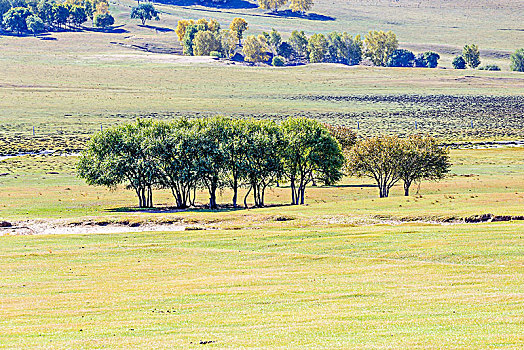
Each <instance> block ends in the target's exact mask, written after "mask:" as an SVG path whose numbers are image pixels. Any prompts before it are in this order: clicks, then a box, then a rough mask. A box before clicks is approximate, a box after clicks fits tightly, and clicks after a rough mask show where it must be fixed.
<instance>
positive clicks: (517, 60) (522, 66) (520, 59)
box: [510, 48, 524, 72]
mask: <svg viewBox="0 0 524 350" xmlns="http://www.w3.org/2000/svg"><path fill="white" fill-rule="evenodd" d="M510 61H511V64H510V68H511V70H513V71H517V72H524V48H523V49H518V50H517V51H515V52H514V53H512V54H511V56H510Z"/></svg>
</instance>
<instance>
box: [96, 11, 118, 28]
mask: <svg viewBox="0 0 524 350" xmlns="http://www.w3.org/2000/svg"><path fill="white" fill-rule="evenodd" d="M94 23H95V26H96V27H101V28H107V27H109V26H112V25H113V24H115V19H114V18H113V16H111V15H110V14H109V13H99V14H97V15H95V18H94Z"/></svg>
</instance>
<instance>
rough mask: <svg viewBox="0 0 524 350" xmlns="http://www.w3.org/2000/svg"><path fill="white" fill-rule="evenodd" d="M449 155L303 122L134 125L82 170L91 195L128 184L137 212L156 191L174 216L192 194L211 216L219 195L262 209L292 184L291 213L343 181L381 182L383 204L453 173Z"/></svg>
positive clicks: (89, 154) (104, 140) (87, 159)
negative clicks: (167, 197) (202, 196)
mask: <svg viewBox="0 0 524 350" xmlns="http://www.w3.org/2000/svg"><path fill="white" fill-rule="evenodd" d="M449 167H450V163H449V156H448V150H447V149H445V148H442V147H441V146H439V144H438V142H437V141H436V140H435V139H433V138H431V137H422V136H417V135H414V136H410V137H408V138H406V139H400V138H398V137H389V136H383V137H376V138H371V139H364V140H360V141H359V140H357V135H356V133H355V132H353V131H352V130H351V129H349V128H347V127H341V126H331V125H323V124H321V123H319V122H317V121H315V120H311V119H307V118H289V119H286V120H285V121H283V122H282V123H281V124H277V123H276V122H274V121H270V120H255V119H232V118H226V117H211V118H203V119H186V118H183V119H177V120H175V121H171V122H165V121H153V120H138V121H137V122H135V123H131V124H125V125H121V126H116V127H113V128H110V129H107V130H105V131H102V132H99V133H98V134H96V135H95V136H94V137H93V138H92V139H91V140H90V141H89V143H88V145H87V148H86V150H85V151H84V152H83V153H82V155H81V157H80V160H79V163H78V175H79V176H80V177H81V178H83V179H85V180H86V182H87V183H88V184H89V185H99V186H107V187H109V188H116V187H117V186H118V185H120V184H126V186H127V188H129V189H133V190H134V191H135V193H136V195H137V198H138V202H139V206H140V207H152V206H153V189H156V188H157V189H169V190H170V191H171V193H172V195H173V197H174V201H175V205H176V207H177V208H188V207H190V206H194V205H195V199H196V191H197V190H198V189H204V190H207V192H208V194H209V208H211V209H216V208H218V203H217V192H218V191H220V190H222V189H224V188H230V189H231V190H232V192H233V197H232V205H233V206H234V207H237V206H238V203H239V202H240V200H239V198H238V193H239V189H240V188H245V189H247V192H246V194H245V196H244V198H243V204H244V206H245V207H247V206H248V203H247V200H248V197H249V196H252V198H253V202H254V205H255V206H256V207H263V206H264V205H265V193H266V190H267V189H268V188H271V187H274V186H278V185H279V184H280V183H282V182H286V183H288V184H289V188H290V191H291V204H293V205H298V204H304V202H305V194H306V188H307V187H308V186H310V185H314V186H316V185H317V184H319V183H320V184H323V185H334V184H336V183H337V182H338V181H339V180H341V179H342V177H343V176H344V175H345V174H346V175H354V176H367V177H370V178H372V179H374V180H375V182H376V183H377V187H378V188H379V196H380V197H381V198H382V197H388V196H389V191H390V189H391V187H392V186H394V185H395V184H397V183H398V182H399V181H403V183H404V192H405V195H406V196H407V195H409V189H410V187H411V185H412V184H413V183H415V182H419V183H420V181H422V180H424V179H426V180H438V179H441V178H443V177H444V176H445V175H446V174H447V173H448V171H449Z"/></svg>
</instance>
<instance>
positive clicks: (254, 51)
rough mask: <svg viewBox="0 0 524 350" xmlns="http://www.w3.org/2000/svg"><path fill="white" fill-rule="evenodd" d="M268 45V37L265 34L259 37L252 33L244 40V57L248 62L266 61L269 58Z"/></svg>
mask: <svg viewBox="0 0 524 350" xmlns="http://www.w3.org/2000/svg"><path fill="white" fill-rule="evenodd" d="M267 51H268V46H267V42H266V38H265V37H264V36H263V35H259V36H258V37H256V36H254V35H250V36H248V37H246V40H244V47H243V48H242V52H243V53H244V59H245V60H246V61H247V62H253V63H256V62H265V61H267V60H268V55H267Z"/></svg>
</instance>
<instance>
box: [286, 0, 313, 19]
mask: <svg viewBox="0 0 524 350" xmlns="http://www.w3.org/2000/svg"><path fill="white" fill-rule="evenodd" d="M312 7H313V0H291V4H290V5H289V8H290V9H291V11H293V12H300V13H301V14H302V15H303V14H304V13H305V12H306V11H309V10H310V9H311V8H312Z"/></svg>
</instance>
